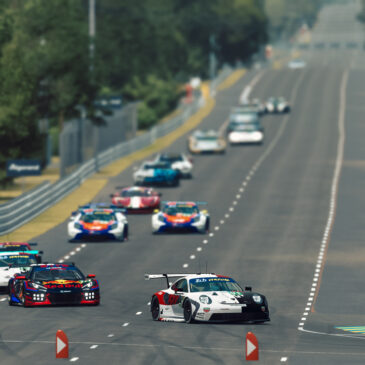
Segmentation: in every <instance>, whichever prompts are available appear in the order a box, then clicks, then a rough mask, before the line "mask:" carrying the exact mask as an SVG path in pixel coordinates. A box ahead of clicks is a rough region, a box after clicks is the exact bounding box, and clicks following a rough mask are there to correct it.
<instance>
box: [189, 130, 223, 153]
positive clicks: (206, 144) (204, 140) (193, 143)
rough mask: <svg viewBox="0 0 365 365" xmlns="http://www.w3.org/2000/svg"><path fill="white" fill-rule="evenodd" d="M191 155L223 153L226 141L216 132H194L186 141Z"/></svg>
mask: <svg viewBox="0 0 365 365" xmlns="http://www.w3.org/2000/svg"><path fill="white" fill-rule="evenodd" d="M188 147H189V151H190V152H191V153H194V154H197V153H225V151H226V141H225V140H224V138H223V137H222V136H221V135H220V134H219V133H218V132H216V131H214V130H209V131H201V130H197V131H195V132H194V133H193V134H192V135H191V136H190V137H189V140H188Z"/></svg>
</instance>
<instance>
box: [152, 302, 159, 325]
mask: <svg viewBox="0 0 365 365" xmlns="http://www.w3.org/2000/svg"><path fill="white" fill-rule="evenodd" d="M151 314H152V319H153V320H154V321H158V320H159V319H160V303H159V302H158V299H157V297H153V298H152V301H151Z"/></svg>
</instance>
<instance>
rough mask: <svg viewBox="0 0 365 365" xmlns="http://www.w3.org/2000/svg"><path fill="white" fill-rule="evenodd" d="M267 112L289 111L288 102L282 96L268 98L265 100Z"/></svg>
mask: <svg viewBox="0 0 365 365" xmlns="http://www.w3.org/2000/svg"><path fill="white" fill-rule="evenodd" d="M266 112H267V113H289V112H290V104H289V102H288V101H287V100H286V99H285V98H284V97H279V98H269V99H268V101H267V102H266Z"/></svg>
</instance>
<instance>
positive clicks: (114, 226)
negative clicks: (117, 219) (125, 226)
mask: <svg viewBox="0 0 365 365" xmlns="http://www.w3.org/2000/svg"><path fill="white" fill-rule="evenodd" d="M116 228H118V223H113V224H112V225H110V229H116Z"/></svg>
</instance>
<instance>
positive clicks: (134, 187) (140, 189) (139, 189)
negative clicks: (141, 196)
mask: <svg viewBox="0 0 365 365" xmlns="http://www.w3.org/2000/svg"><path fill="white" fill-rule="evenodd" d="M152 190H154V189H152V188H149V187H146V186H128V187H126V188H123V189H122V191H152Z"/></svg>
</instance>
